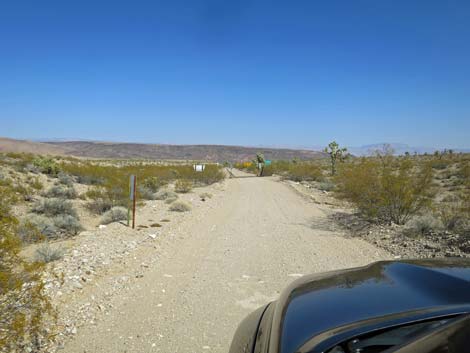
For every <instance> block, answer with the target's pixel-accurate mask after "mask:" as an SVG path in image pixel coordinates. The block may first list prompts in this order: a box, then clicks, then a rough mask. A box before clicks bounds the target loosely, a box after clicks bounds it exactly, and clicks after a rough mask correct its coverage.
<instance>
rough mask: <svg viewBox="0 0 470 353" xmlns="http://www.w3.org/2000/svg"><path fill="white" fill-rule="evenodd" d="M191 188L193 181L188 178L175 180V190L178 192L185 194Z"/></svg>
mask: <svg viewBox="0 0 470 353" xmlns="http://www.w3.org/2000/svg"><path fill="white" fill-rule="evenodd" d="M192 189H193V183H192V182H191V181H190V180H184V179H179V180H177V181H176V182H175V191H176V192H177V193H180V194H186V193H188V192H190V191H191V190H192Z"/></svg>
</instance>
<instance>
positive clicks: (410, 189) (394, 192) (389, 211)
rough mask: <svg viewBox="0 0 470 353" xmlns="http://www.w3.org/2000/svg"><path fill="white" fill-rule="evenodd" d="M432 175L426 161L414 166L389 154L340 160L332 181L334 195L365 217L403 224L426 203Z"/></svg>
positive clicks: (431, 186)
mask: <svg viewBox="0 0 470 353" xmlns="http://www.w3.org/2000/svg"><path fill="white" fill-rule="evenodd" d="M432 177H433V172H432V168H431V166H430V165H429V164H423V165H420V166H417V167H416V166H415V165H414V164H413V163H412V162H411V161H410V160H409V159H399V160H396V159H393V158H392V157H391V156H390V157H387V158H381V159H380V158H361V159H360V160H359V161H355V162H351V163H346V164H342V165H341V168H340V170H339V173H338V175H337V177H336V178H335V181H336V186H337V191H338V195H340V196H341V197H343V198H344V199H346V200H349V201H351V202H352V203H354V204H355V206H356V207H357V208H358V209H359V211H360V212H362V213H363V214H364V215H365V216H366V217H367V218H368V219H370V220H372V221H378V222H388V223H391V222H393V223H396V224H404V223H406V222H407V221H408V220H409V219H410V218H411V217H412V216H413V215H415V214H417V213H418V212H420V211H421V210H423V209H425V208H427V207H429V206H430V204H431V202H432V197H433V184H432Z"/></svg>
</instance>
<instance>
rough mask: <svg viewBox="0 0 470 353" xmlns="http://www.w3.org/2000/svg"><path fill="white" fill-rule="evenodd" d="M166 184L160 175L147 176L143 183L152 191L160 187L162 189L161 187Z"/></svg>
mask: <svg viewBox="0 0 470 353" xmlns="http://www.w3.org/2000/svg"><path fill="white" fill-rule="evenodd" d="M165 184H166V183H165V182H163V180H161V179H159V178H158V177H155V176H153V177H148V178H145V179H144V181H143V182H142V184H141V185H142V186H143V187H145V188H146V189H148V190H150V191H151V192H152V193H155V192H157V191H158V189H160V187H162V186H163V185H165Z"/></svg>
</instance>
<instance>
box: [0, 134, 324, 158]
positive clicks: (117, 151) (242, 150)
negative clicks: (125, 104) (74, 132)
mask: <svg viewBox="0 0 470 353" xmlns="http://www.w3.org/2000/svg"><path fill="white" fill-rule="evenodd" d="M0 152H28V153H38V154H50V155H62V156H75V157H86V158H102V159H155V160H158V159H163V160H191V161H212V162H225V161H229V162H236V161H246V160H252V159H253V158H254V157H255V156H256V153H258V152H261V153H263V154H264V156H265V158H267V159H272V160H281V159H294V158H299V159H301V160H307V159H315V158H322V157H325V156H326V154H325V153H323V152H318V151H312V150H304V149H288V148H265V147H245V146H224V145H164V144H144V143H120V142H98V141H57V140H55V141H49V142H33V141H26V140H14V139H9V138H0Z"/></svg>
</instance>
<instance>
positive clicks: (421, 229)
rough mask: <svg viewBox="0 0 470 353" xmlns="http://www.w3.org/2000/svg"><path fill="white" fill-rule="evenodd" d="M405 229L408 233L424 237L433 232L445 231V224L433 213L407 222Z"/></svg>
mask: <svg viewBox="0 0 470 353" xmlns="http://www.w3.org/2000/svg"><path fill="white" fill-rule="evenodd" d="M405 227H406V231H407V232H411V233H412V234H416V235H421V236H423V235H427V234H430V233H431V232H432V231H440V230H442V229H444V224H443V223H442V221H441V220H440V219H439V218H437V217H435V216H434V215H433V214H432V213H426V214H424V215H420V216H414V217H413V218H411V219H410V220H409V221H408V222H406V225H405Z"/></svg>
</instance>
